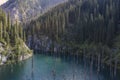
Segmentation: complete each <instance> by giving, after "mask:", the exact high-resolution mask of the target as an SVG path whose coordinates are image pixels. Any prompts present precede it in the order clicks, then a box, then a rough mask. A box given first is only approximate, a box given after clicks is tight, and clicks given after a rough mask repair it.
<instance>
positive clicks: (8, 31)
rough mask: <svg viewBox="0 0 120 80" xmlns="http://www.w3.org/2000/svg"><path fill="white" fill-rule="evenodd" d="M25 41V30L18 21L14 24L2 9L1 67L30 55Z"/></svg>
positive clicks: (0, 16)
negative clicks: (22, 56)
mask: <svg viewBox="0 0 120 80" xmlns="http://www.w3.org/2000/svg"><path fill="white" fill-rule="evenodd" d="M25 41H26V38H25V32H24V30H23V28H22V27H21V26H20V25H19V24H18V22H17V21H16V24H12V23H11V19H10V16H9V14H8V15H7V14H6V13H5V12H4V11H3V10H2V9H0V65H2V64H4V63H9V62H14V61H18V60H20V56H21V55H27V53H29V54H30V53H31V51H30V50H29V48H27V47H26V46H25V43H24V42H25Z"/></svg>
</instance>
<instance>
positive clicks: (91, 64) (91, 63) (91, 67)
mask: <svg viewBox="0 0 120 80" xmlns="http://www.w3.org/2000/svg"><path fill="white" fill-rule="evenodd" d="M93 57H94V56H93V55H92V56H91V62H90V80H92V74H93V72H92V71H93Z"/></svg>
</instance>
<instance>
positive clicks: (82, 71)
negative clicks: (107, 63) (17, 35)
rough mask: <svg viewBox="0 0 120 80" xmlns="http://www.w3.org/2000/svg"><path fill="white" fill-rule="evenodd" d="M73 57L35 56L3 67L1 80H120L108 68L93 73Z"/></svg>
mask: <svg viewBox="0 0 120 80" xmlns="http://www.w3.org/2000/svg"><path fill="white" fill-rule="evenodd" d="M71 57H72V56H71ZM71 57H70V56H69V57H56V56H50V55H44V54H35V55H34V56H33V57H32V58H30V59H28V60H25V61H22V62H19V63H16V64H11V65H5V66H1V67H0V80H120V77H119V75H118V74H117V76H116V77H113V78H111V76H110V75H109V69H108V68H106V69H103V70H102V71H101V72H100V73H99V74H97V71H96V69H95V68H94V67H93V68H92V71H91V68H90V66H89V65H86V66H84V63H83V61H82V60H77V61H76V60H75V59H73V58H71ZM32 62H33V64H32Z"/></svg>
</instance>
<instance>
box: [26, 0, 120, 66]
mask: <svg viewBox="0 0 120 80" xmlns="http://www.w3.org/2000/svg"><path fill="white" fill-rule="evenodd" d="M119 5H120V1H119V0H69V1H68V2H66V3H64V4H60V5H58V6H56V7H55V8H53V9H52V10H49V11H48V12H47V13H45V14H44V15H42V16H40V17H39V18H38V19H37V20H32V21H31V22H30V23H29V24H27V27H26V28H25V30H26V34H27V35H28V36H29V35H32V36H34V35H37V36H38V37H39V36H41V35H46V36H49V37H50V38H51V39H52V40H53V41H56V42H58V43H61V42H62V44H64V45H65V46H67V45H69V47H71V48H70V49H68V50H69V51H68V52H70V53H72V52H73V53H82V55H83V56H84V55H85V56H87V57H90V58H93V56H94V58H95V56H96V58H95V59H97V60H99V61H101V62H105V63H107V64H111V63H112V64H115V66H116V65H117V64H118V63H120V46H119V45H120V6H119ZM100 59H101V60H100Z"/></svg>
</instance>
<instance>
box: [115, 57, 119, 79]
mask: <svg viewBox="0 0 120 80" xmlns="http://www.w3.org/2000/svg"><path fill="white" fill-rule="evenodd" d="M117 63H118V60H117V59H115V64H114V80H116V73H117Z"/></svg>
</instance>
